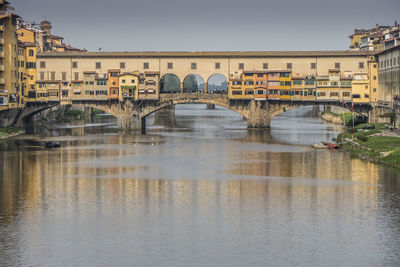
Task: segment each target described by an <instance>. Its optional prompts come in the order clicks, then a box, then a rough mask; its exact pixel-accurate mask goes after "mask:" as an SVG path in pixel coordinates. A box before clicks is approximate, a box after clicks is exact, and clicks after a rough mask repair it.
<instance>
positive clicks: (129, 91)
mask: <svg viewBox="0 0 400 267" xmlns="http://www.w3.org/2000/svg"><path fill="white" fill-rule="evenodd" d="M118 79H119V100H120V101H122V100H124V99H134V97H135V96H136V95H137V91H138V90H137V89H138V86H139V73H138V72H134V73H122V74H121V75H119V77H118ZM136 98H137V97H136Z"/></svg>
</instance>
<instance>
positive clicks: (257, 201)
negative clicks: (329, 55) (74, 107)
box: [0, 105, 400, 266]
mask: <svg viewBox="0 0 400 267" xmlns="http://www.w3.org/2000/svg"><path fill="white" fill-rule="evenodd" d="M308 111H309V109H304V110H301V111H297V112H295V113H293V112H290V113H287V114H284V115H282V116H279V117H276V118H275V119H274V120H273V123H272V129H271V130H265V131H253V130H247V129H246V123H245V121H243V119H242V118H241V117H240V116H239V115H237V114H235V113H232V112H231V111H229V110H226V109H222V108H218V107H217V109H216V110H206V109H205V106H204V105H183V106H177V108H176V116H175V118H167V117H162V116H151V117H149V118H148V119H147V120H148V121H147V124H148V126H149V127H148V132H147V134H146V135H134V134H124V133H119V132H118V130H117V129H116V123H115V121H114V120H113V119H112V118H111V117H108V116H103V117H100V118H98V119H96V120H95V122H92V123H86V124H82V123H81V124H79V123H78V124H75V125H70V126H55V127H52V128H51V129H41V130H40V133H38V134H35V135H25V136H21V137H18V138H16V139H12V140H8V141H4V142H2V143H0V266H59V265H62V266H133V265H145V266H166V265H167V266H248V265H251V266H254V265H271V266H287V265H297V266H313V265H316V266H338V265H341V266H343V265H344V266H383V265H386V266H399V264H400V171H399V170H395V169H390V168H387V167H382V166H377V165H375V164H371V163H365V162H362V161H360V160H357V159H351V158H350V157H349V155H348V154H346V153H343V152H337V151H333V152H330V151H325V150H313V149H311V148H310V146H309V145H310V144H312V143H316V142H319V141H323V140H331V138H332V137H335V136H336V134H337V133H338V130H340V129H337V128H336V129H335V128H334V127H333V126H332V125H327V124H323V123H322V122H321V121H320V119H318V118H312V117H308V116H306V115H307V114H308ZM48 140H52V141H60V143H61V148H59V149H51V150H45V149H44V148H43V142H44V141H48Z"/></svg>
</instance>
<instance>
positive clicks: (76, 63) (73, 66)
mask: <svg viewBox="0 0 400 267" xmlns="http://www.w3.org/2000/svg"><path fill="white" fill-rule="evenodd" d="M72 68H73V69H77V68H78V62H77V61H72Z"/></svg>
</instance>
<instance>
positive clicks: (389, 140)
mask: <svg viewBox="0 0 400 267" xmlns="http://www.w3.org/2000/svg"><path fill="white" fill-rule="evenodd" d="M366 126H367V125H359V126H358V127H357V129H356V130H357V132H356V133H355V134H354V137H355V138H354V139H353V141H352V142H350V143H346V144H344V145H343V146H342V148H343V149H345V150H347V151H349V152H350V153H351V154H352V155H353V156H357V157H359V158H362V159H365V160H370V161H375V162H382V163H385V164H388V165H392V166H396V167H400V136H375V135H374V134H377V133H383V132H384V129H385V125H384V124H373V126H374V127H368V128H371V129H365V128H366ZM351 137H352V133H349V132H348V131H346V132H344V133H341V134H340V135H339V136H338V141H340V142H343V141H344V140H345V138H348V139H350V138H351Z"/></svg>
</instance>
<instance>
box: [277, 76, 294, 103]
mask: <svg viewBox="0 0 400 267" xmlns="http://www.w3.org/2000/svg"><path fill="white" fill-rule="evenodd" d="M279 82H280V87H279V89H280V99H281V100H290V99H291V89H292V73H291V72H288V71H286V72H281V73H280V75H279Z"/></svg>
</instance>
